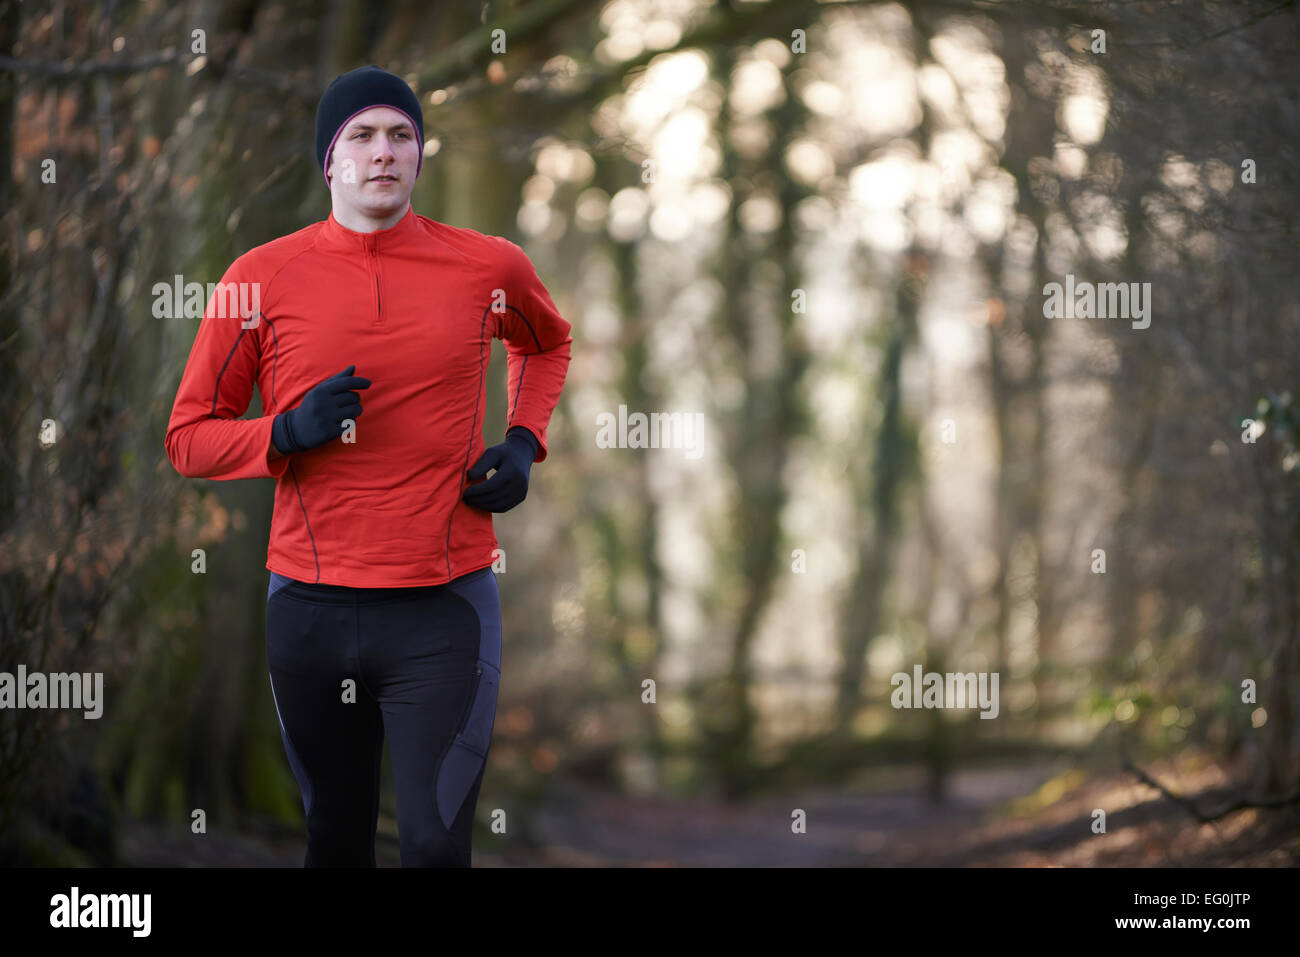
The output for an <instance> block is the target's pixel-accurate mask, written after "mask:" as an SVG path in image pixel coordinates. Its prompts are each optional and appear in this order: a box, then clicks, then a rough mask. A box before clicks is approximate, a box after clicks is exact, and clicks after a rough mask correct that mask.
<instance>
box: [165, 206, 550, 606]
mask: <svg viewBox="0 0 1300 957" xmlns="http://www.w3.org/2000/svg"><path fill="white" fill-rule="evenodd" d="M222 283H223V285H224V284H230V283H256V284H258V285H257V286H256V291H257V296H256V301H257V303H258V306H259V308H260V313H254V315H253V317H252V318H247V317H244V316H241V315H239V311H238V309H236V308H234V307H233V299H232V298H231V297H229V296H228V295H223V294H222V290H220V289H219V291H218V293H217V294H215V295H213V296H212V298H211V300H210V301H209V302H208V307H207V310H206V313H205V315H204V318H203V320H202V322H201V323H200V324H199V331H198V334H197V335H196V336H195V339H194V345H193V346H192V348H191V349H190V356H189V360H188V362H187V363H186V366H185V372H184V375H183V376H182V377H181V382H180V388H179V390H178V391H177V393H176V401H175V404H174V405H173V407H172V413H171V419H170V421H169V423H168V425H167V437H166V440H165V443H164V444H165V446H166V449H167V457H168V458H169V459H170V460H171V462H172V465H174V466H175V468H176V470H177V471H178V472H179V473H180V474H181V475H185V476H189V477H191V478H208V479H217V480H227V479H242V478H275V480H276V487H275V511H274V516H273V518H272V521H271V535H270V542H269V543H268V546H267V561H266V567H267V568H268V569H270V570H271V571H273V572H276V573H278V574H280V575H285V576H287V577H289V578H295V579H298V580H300V581H307V582H322V583H325V584H331V585H346V586H350V587H355V588H374V587H379V588H382V587H411V586H416V585H440V584H443V583H444V582H447V581H450V580H451V579H453V578H456V577H458V576H460V575H464V574H467V573H469V572H471V571H476V570H477V569H480V568H484V567H486V566H487V565H490V564H491V563H492V560H493V550H494V549H495V548H496V547H497V540H496V536H495V534H494V533H493V528H492V513H491V512H487V511H484V510H482V509H478V508H474V507H473V506H471V505H467V504H465V503H464V502H463V501H462V500H461V494H462V492H463V491H464V489H465V487H466V485H467V483H468V481H469V480H468V478H467V476H466V472H467V471H468V469H469V467H470V466H471V465H473V464H474V462H476V461H477V460H478V458H479V456H480V455H482V453H483V449H484V441H483V436H482V431H483V410H484V398H485V392H486V389H485V382H486V374H485V373H486V370H487V364H488V359H489V357H490V354H491V340H492V338H493V337H495V338H499V339H501V340H502V341H503V343H504V344H505V347H506V355H507V359H506V366H507V373H508V375H507V378H508V383H507V397H506V398H507V414H508V419H507V424H506V428H507V429H510V428H512V427H514V426H523V427H525V428H527V429H528V430H529V431H530V432H531V433H532V434H533V435H534V436H535V437H536V438H537V441H538V446H539V448H538V452H537V456H536V458H535V460H534V461H536V462H541V461H543V460H544V459H545V458H546V455H547V441H546V426H547V424H548V422H549V421H550V417H551V413H552V412H553V411H554V409H555V406H556V403H557V402H558V401H559V397H560V391H561V389H562V387H563V385H564V379H565V375H566V373H567V371H568V364H569V347H570V343H571V342H572V338H571V337H570V335H569V331H570V325H569V323H568V322H567V321H565V319H564V318H563V317H561V315H560V313H559V311H558V310H557V309H556V307H555V303H554V302H552V301H551V297H550V294H549V293H548V292H547V291H546V287H545V286H544V285H542V282H541V280H540V279H538V277H537V273H536V271H535V270H534V269H533V265H532V263H531V262H530V261H529V259H528V257H527V256H526V255H525V253H524V251H523V250H522V249H520V248H519V247H518V246H517V245H515V244H514V243H512V242H510V241H509V240H506V239H503V238H501V237H497V236H485V235H483V234H481V233H478V232H475V231H474V230H472V229H462V228H458V227H454V226H448V225H446V224H444V223H439V222H435V221H434V220H432V219H429V218H427V217H425V216H420V215H418V214H417V213H416V212H415V211H414V210H413V209H408V210H407V213H406V215H405V216H404V217H403V218H402V219H401V220H400V221H399V222H398V223H397V224H396V225H394V226H392V227H390V228H388V229H381V230H377V231H375V232H371V233H358V232H355V231H353V230H350V229H347V228H346V227H344V226H342V225H340V224H339V223H338V221H337V220H336V219H335V218H334V214H333V213H331V214H330V216H329V218H328V219H326V220H324V221H323V222H318V223H313V224H312V225H310V226H308V227H306V228H304V229H301V230H299V231H298V232H295V233H292V234H290V235H288V236H285V237H282V238H280V239H277V240H274V241H273V242H269V243H266V244H265V245H262V246H258V247H256V248H254V249H251V250H249V251H248V252H246V253H245V254H244V255H242V256H240V257H239V258H238V259H236V260H235V262H234V263H233V264H232V265H231V266H230V268H229V269H228V270H227V271H226V274H225V276H223V277H222ZM234 288H238V287H234ZM244 288H245V289H246V290H250V291H249V292H247V293H246V295H245V302H251V301H254V297H253V295H252V292H251V290H252V289H253V287H244ZM226 315H228V316H229V318H224V317H223V316H226ZM350 365H355V366H356V370H355V373H354V374H355V375H358V376H364V377H365V378H367V379H369V380H370V381H371V383H372V384H371V386H370V388H368V389H363V390H360V392H359V393H358V394H359V395H360V396H361V406H362V414H361V415H360V416H359V417H358V418H357V420H356V425H355V442H345V441H343V439H342V438H338V439H333V440H331V441H329V442H327V443H326V444H325V445H322V446H320V447H318V448H315V449H310V450H308V451H305V452H295V453H293V454H292V455H288V456H278V457H277V453H275V452H273V451H272V449H271V424H272V421H273V419H274V418H275V416H276V415H277V414H278V413H280V412H283V411H286V410H288V409H292V408H294V407H295V406H297V405H298V404H299V403H300V402H301V401H302V398H303V396H304V395H305V394H306V393H307V390H308V389H310V388H312V387H313V386H315V385H317V384H318V383H319V382H320V381H321V380H322V379H325V378H327V377H329V376H332V375H335V374H336V373H339V372H341V371H342V370H344V369H346V368H347V367H348V366H350ZM254 384H256V385H257V388H258V392H259V394H260V395H261V397H262V407H263V413H264V414H263V415H262V416H261V417H258V418H248V419H244V418H240V416H242V415H243V414H244V413H245V412H246V411H247V410H248V406H249V402H250V400H251V398H252V393H253V385H254ZM478 481H482V480H478Z"/></svg>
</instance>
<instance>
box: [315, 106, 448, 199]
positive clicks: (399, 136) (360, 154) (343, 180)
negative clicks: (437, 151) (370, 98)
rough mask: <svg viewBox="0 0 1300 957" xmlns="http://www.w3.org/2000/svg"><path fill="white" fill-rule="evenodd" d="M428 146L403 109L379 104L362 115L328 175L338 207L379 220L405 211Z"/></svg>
mask: <svg viewBox="0 0 1300 957" xmlns="http://www.w3.org/2000/svg"><path fill="white" fill-rule="evenodd" d="M423 148H424V144H422V143H420V142H419V141H418V140H417V139H416V132H415V128H414V127H413V126H411V121H410V120H408V119H407V118H406V117H405V116H404V115H403V114H402V113H400V112H399V111H397V110H394V109H392V108H391V107H387V106H375V107H371V108H370V109H368V110H366V111H365V112H364V113H358V114H357V115H356V116H354V117H352V119H350V120H348V122H347V124H346V125H345V126H344V127H343V132H342V133H340V134H339V138H338V140H336V141H335V143H334V149H333V151H332V152H331V153H330V161H329V169H328V170H327V175H328V176H329V182H330V195H331V196H332V197H333V199H334V204H335V206H338V205H340V204H342V205H344V206H347V207H350V208H351V209H352V210H354V211H355V212H358V213H360V214H362V215H364V216H370V217H374V218H379V217H383V216H386V215H388V214H391V213H394V212H396V211H397V210H399V209H404V208H405V207H406V205H407V204H408V203H409V202H410V200H411V190H412V189H414V188H415V171H416V168H417V167H418V166H419V162H420V151H421V150H422V149H423Z"/></svg>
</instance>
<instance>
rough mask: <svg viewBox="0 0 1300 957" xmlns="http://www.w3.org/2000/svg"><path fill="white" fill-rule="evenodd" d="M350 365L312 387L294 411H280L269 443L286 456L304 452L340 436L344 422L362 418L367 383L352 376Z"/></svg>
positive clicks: (352, 367)
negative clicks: (355, 390) (362, 401)
mask: <svg viewBox="0 0 1300 957" xmlns="http://www.w3.org/2000/svg"><path fill="white" fill-rule="evenodd" d="M355 369H356V366H354V365H351V366H348V367H347V368H346V369H344V370H343V371H342V372H340V373H338V374H336V375H332V376H330V377H329V378H328V379H324V380H322V381H321V382H320V383H319V384H317V385H315V386H313V387H312V388H311V389H310V390H309V391H308V392H307V394H306V395H305V396H303V398H302V402H301V403H300V404H299V405H298V407H297V408H295V409H290V410H289V411H288V412H281V413H280V414H279V415H277V416H276V417H275V422H274V423H272V425H271V442H272V444H273V445H274V446H275V447H276V449H278V450H279V451H280V452H282V453H283V454H285V455H290V454H292V453H294V452H305V451H306V450H307V449H314V448H316V447H317V446H320V445H324V444H325V443H326V442H329V441H330V440H331V439H336V438H338V437H339V436H340V435H342V434H343V425H342V423H343V420H344V419H356V418H357V417H358V416H360V415H361V396H360V395H358V394H357V393H356V392H353V391H352V390H353V389H368V388H370V380H369V379H365V378H362V377H361V376H354V375H353V374H352V372H353V370H355Z"/></svg>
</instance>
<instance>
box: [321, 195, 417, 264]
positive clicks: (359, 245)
mask: <svg viewBox="0 0 1300 957" xmlns="http://www.w3.org/2000/svg"><path fill="white" fill-rule="evenodd" d="M419 235H420V224H419V222H418V221H417V218H416V215H415V207H414V206H408V207H407V209H406V215H405V216H403V217H402V218H401V219H399V220H398V221H397V222H396V223H394V224H393V225H392V226H389V227H388V228H387V229H376V230H375V231H374V232H369V233H359V232H357V231H356V230H354V229H348V228H347V227H346V226H344V225H342V224H341V223H340V222H339V221H338V220H337V219H335V218H334V211H333V210H330V215H329V219H327V220H325V228H324V229H323V230H322V232H321V242H322V243H323V244H324V245H326V246H328V247H330V248H332V249H337V250H340V251H342V252H358V253H370V252H379V251H385V252H387V251H389V250H392V249H396V248H397V247H399V246H402V245H404V244H406V243H409V242H411V241H412V240H413V239H415V238H416V237H417V236H419Z"/></svg>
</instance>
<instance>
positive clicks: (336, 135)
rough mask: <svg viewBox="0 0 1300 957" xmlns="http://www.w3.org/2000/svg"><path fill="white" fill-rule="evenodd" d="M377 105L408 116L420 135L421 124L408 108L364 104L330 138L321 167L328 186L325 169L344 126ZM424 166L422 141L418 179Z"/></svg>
mask: <svg viewBox="0 0 1300 957" xmlns="http://www.w3.org/2000/svg"><path fill="white" fill-rule="evenodd" d="M376 106H383V107H387V108H388V109H390V110H396V111H397V112H398V113H401V114H402V115H403V116H404V117H406V120H407V122H408V123H410V124H411V132H412V133H414V134H415V135H416V136H419V135H420V124H419V123H417V122H415V120H414V119H412V118H411V114H410V113H407V112H406V110H404V109H402V108H401V107H400V106H390V105H389V104H387V103H372V104H370V105H369V106H363V107H362V108H361V109H359V110H357V111H356V112H355V113H353V114H352V115H351V116H349V117H348V118H347V119H346V120H344V121H343V122H342V123H340V124H339V128H338V129H337V130H335V131H334V138H333V139H331V140H330V145H329V146H328V147H327V148H326V150H325V165H324V166H322V167H321V175H322V176H324V177H325V185H326V187H328V186H329V184H330V178H329V174H328V173H326V172H325V171H326V170H327V169H329V166H330V154H331V153H333V152H334V144H335V143H337V142H338V141H339V134H340V133H342V132H343V128H344V127H346V126H347V125H348V124H349V123H351V122H352V121H353V120H355V119H356V118H357V117H358V116H360V115H361V114H362V113H364V112H365V111H366V110H373V109H374V108H375V107H376ZM423 168H424V144H423V143H421V144H420V157H419V159H417V160H416V161H415V178H416V179H419V178H420V170H421V169H423Z"/></svg>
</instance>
